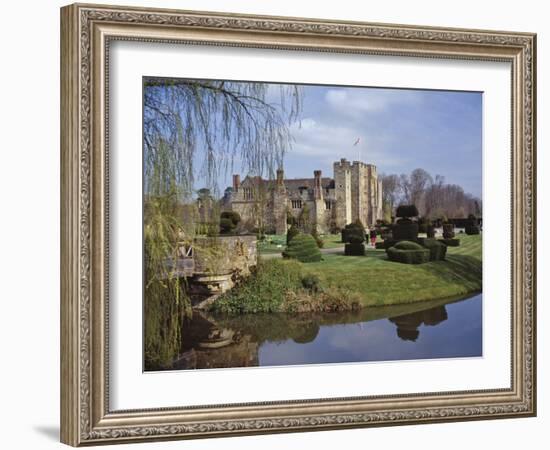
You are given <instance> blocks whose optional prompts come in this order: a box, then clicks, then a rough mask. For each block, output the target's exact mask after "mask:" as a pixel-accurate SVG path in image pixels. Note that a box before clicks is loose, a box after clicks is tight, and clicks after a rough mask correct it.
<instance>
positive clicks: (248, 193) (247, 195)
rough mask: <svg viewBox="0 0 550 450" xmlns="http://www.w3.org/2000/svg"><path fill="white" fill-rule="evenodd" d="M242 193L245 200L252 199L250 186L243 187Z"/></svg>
mask: <svg viewBox="0 0 550 450" xmlns="http://www.w3.org/2000/svg"><path fill="white" fill-rule="evenodd" d="M243 195H244V199H245V200H252V198H253V196H252V189H251V188H244V192H243Z"/></svg>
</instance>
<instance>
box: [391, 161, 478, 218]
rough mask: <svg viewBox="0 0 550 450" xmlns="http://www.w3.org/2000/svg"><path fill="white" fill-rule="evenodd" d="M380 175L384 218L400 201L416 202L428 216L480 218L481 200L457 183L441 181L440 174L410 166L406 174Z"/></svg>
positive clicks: (392, 213) (422, 213) (424, 215)
mask: <svg viewBox="0 0 550 450" xmlns="http://www.w3.org/2000/svg"><path fill="white" fill-rule="evenodd" d="M380 176H381V179H382V201H383V207H384V215H385V219H386V220H390V217H392V216H394V215H395V208H396V207H397V206H399V205H400V204H408V205H416V206H417V208H418V211H419V214H420V215H421V216H422V217H426V218H429V219H438V218H466V217H468V216H469V215H470V214H473V215H474V216H476V217H481V214H482V205H481V199H480V198H478V197H476V196H474V195H472V194H469V193H467V192H464V189H463V188H462V187H461V186H459V185H457V184H449V183H445V177H443V176H442V175H435V177H432V176H431V175H430V174H429V173H428V172H427V171H426V170H424V169H414V170H413V171H412V172H411V173H410V174H401V175H397V174H381V175H380Z"/></svg>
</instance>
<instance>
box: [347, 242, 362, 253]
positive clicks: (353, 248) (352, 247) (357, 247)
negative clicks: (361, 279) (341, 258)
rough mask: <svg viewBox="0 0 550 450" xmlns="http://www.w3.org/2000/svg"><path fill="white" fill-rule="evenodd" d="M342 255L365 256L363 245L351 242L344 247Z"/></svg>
mask: <svg viewBox="0 0 550 450" xmlns="http://www.w3.org/2000/svg"><path fill="white" fill-rule="evenodd" d="M344 255H346V256H365V244H363V243H362V242H352V243H349V244H346V245H345V246H344Z"/></svg>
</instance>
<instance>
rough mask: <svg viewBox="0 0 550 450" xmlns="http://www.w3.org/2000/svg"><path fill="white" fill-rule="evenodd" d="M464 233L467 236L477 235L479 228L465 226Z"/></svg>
mask: <svg viewBox="0 0 550 450" xmlns="http://www.w3.org/2000/svg"><path fill="white" fill-rule="evenodd" d="M464 232H465V233H466V234H469V235H472V234H479V227H478V226H477V225H467V226H466V227H465V228H464Z"/></svg>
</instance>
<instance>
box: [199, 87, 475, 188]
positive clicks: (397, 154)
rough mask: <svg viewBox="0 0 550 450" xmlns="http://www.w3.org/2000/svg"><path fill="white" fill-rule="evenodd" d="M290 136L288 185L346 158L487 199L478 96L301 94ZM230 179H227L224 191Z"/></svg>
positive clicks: (350, 91)
mask: <svg viewBox="0 0 550 450" xmlns="http://www.w3.org/2000/svg"><path fill="white" fill-rule="evenodd" d="M291 131H292V135H293V137H294V139H295V142H294V143H293V145H292V149H291V151H289V152H288V153H287V155H286V157H285V162H284V169H285V177H287V178H302V177H312V176H313V171H314V170H316V169H320V170H322V171H323V176H330V177H332V174H333V172H332V163H333V162H334V161H337V160H339V159H340V158H347V159H348V160H352V161H353V160H361V161H364V162H366V163H372V164H375V165H376V166H377V167H378V172H379V173H380V172H384V173H397V174H401V173H410V172H411V171H412V170H413V169H415V168H418V167H420V168H423V169H425V170H427V171H428V172H429V173H430V174H431V175H433V176H435V175H436V174H439V175H443V176H444V177H445V180H446V182H447V183H453V184H458V185H460V186H462V187H463V188H464V190H465V191H466V192H469V193H471V194H473V195H475V196H479V197H481V189H482V181H481V174H482V165H481V164H482V94H481V93H479V92H456V91H426V90H411V89H381V88H362V87H359V88H358V87H338V86H303V113H302V119H301V121H300V123H298V122H296V123H294V124H293V125H292V127H291ZM357 139H360V141H359V143H358V144H357V145H354V143H355V142H356V141H357ZM234 171H235V172H238V171H239V170H238V165H237V166H236V167H235V169H234ZM230 175H231V174H225V177H224V176H222V177H221V179H220V184H222V186H220V187H221V188H222V191H223V188H224V186H223V185H225V186H228V185H230V184H231V181H230V180H231V178H230ZM244 175H245V174H243V173H241V178H244ZM197 181H198V180H197ZM197 187H200V186H197Z"/></svg>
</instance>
